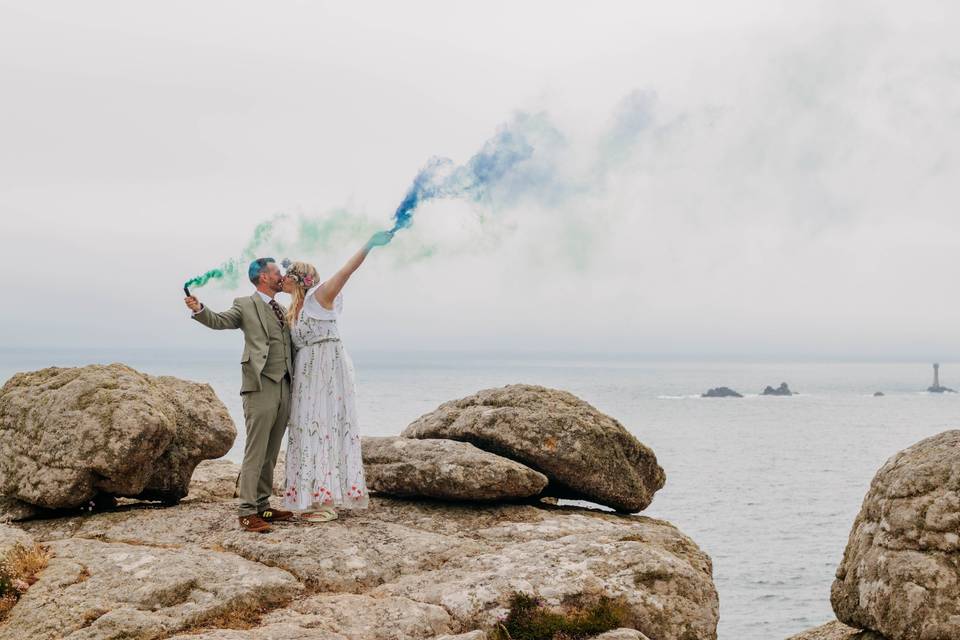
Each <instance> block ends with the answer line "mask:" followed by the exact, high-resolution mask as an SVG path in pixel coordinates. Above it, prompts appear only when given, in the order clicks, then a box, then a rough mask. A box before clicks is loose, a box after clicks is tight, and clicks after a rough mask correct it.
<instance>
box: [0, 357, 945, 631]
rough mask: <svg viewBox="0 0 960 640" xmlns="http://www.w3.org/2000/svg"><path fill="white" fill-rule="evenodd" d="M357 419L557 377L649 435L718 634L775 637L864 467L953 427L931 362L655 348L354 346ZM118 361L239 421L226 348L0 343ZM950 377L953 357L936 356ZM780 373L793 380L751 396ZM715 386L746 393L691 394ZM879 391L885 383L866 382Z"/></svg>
mask: <svg viewBox="0 0 960 640" xmlns="http://www.w3.org/2000/svg"><path fill="white" fill-rule="evenodd" d="M352 355H353V360H354V363H355V366H356V371H357V383H358V388H359V408H358V409H359V414H360V420H361V431H362V433H363V434H365V435H396V434H398V433H399V432H400V431H401V430H402V429H403V428H404V427H406V426H407V425H408V424H409V423H410V422H411V421H412V420H414V419H415V418H417V417H418V416H420V415H422V414H424V413H426V412H428V411H431V410H433V409H434V408H436V407H437V405H439V404H440V403H442V402H444V401H447V400H451V399H454V398H459V397H462V396H465V395H469V394H471V393H473V392H475V391H477V390H479V389H484V388H489V387H496V386H500V385H506V384H512V383H529V384H539V385H545V386H548V387H555V388H559V389H566V390H568V391H570V392H572V393H574V394H576V395H578V396H580V397H581V398H583V399H585V400H587V401H588V402H590V403H591V404H593V405H594V406H595V407H597V408H598V409H600V410H601V411H603V412H605V413H607V414H609V415H612V416H614V417H616V418H617V419H618V420H620V421H621V422H622V423H623V424H624V425H625V426H626V428H627V429H629V430H630V431H631V432H632V433H633V434H634V435H636V437H637V438H639V439H640V440H641V441H642V442H644V443H645V444H646V445H648V446H649V447H651V448H652V449H653V450H654V452H655V453H656V455H657V459H658V460H659V462H660V464H661V466H662V467H663V468H664V470H665V471H666V476H667V482H666V485H665V486H664V488H663V489H661V490H660V491H659V492H658V493H657V494H656V497H655V498H654V500H653V503H652V504H651V506H650V507H649V508H648V509H647V510H646V511H645V512H644V513H645V514H646V515H649V516H653V517H656V518H662V519H665V520H668V521H670V522H672V523H674V524H675V525H676V526H677V527H679V528H680V529H681V530H682V531H683V532H684V533H686V534H687V535H689V536H690V537H691V538H692V539H693V540H694V541H695V542H696V543H697V544H698V545H699V546H700V548H701V549H703V550H704V551H705V552H706V553H708V554H709V555H710V557H711V558H712V559H713V570H714V581H715V583H716V586H717V591H718V593H719V596H720V625H719V638H720V639H721V640H776V639H784V638H787V637H788V636H790V635H792V634H795V633H798V632H800V631H803V630H805V629H808V628H810V627H813V626H817V625H819V624H822V623H824V622H827V621H829V620H832V619H833V617H834V616H833V612H832V610H831V608H830V584H831V582H832V580H833V577H834V572H835V571H836V568H837V565H838V563H839V562H840V559H841V557H842V555H843V550H844V547H845V545H846V542H847V537H848V535H849V533H850V527H851V524H852V523H853V520H854V517H855V516H856V514H857V512H858V511H859V509H860V505H861V502H862V500H863V497H864V495H865V493H866V491H867V489H868V487H869V484H870V480H871V478H872V477H873V475H874V474H875V473H876V471H877V470H878V469H879V468H880V466H881V465H883V463H884V462H885V461H886V460H887V459H888V458H889V457H890V456H892V455H893V454H895V453H896V452H898V451H899V450H901V449H903V448H905V447H907V446H909V445H911V444H913V443H915V442H917V441H919V440H921V439H923V438H926V437H928V436H931V435H934V434H937V433H940V432H942V431H944V430H946V429H953V428H958V427H960V419H958V418H960V395H957V394H943V395H940V394H931V393H927V392H926V391H925V389H926V388H927V386H929V385H930V383H931V381H932V368H931V364H930V363H924V362H915V363H907V362H899V363H881V362H870V363H851V362H832V363H831V362H693V361H676V362H654V361H646V360H643V359H641V358H633V357H629V356H610V355H603V356H600V355H597V356H587V355H559V354H549V355H544V354H539V355H537V354H524V355H517V354H491V353H470V352H459V353H452V352H445V353H434V352H416V351H411V352H406V353H400V352H391V353H382V352H356V353H353V354H352ZM109 362H124V363H126V364H129V365H130V366H132V367H134V368H136V369H139V370H141V371H144V372H147V373H151V374H157V375H160V374H163V375H174V376H178V377H181V378H186V379H190V380H196V381H202V382H207V383H209V384H210V385H211V386H212V387H213V389H214V390H215V391H216V392H217V394H218V395H219V396H220V398H221V399H222V400H223V402H224V403H225V404H226V406H227V407H228V408H229V410H230V412H231V414H232V415H233V418H234V420H235V421H236V423H237V425H238V426H239V427H240V428H239V429H238V431H239V436H238V438H237V441H236V443H235V445H234V447H233V449H232V450H231V451H230V453H229V454H228V457H229V458H231V459H233V460H237V461H239V460H240V458H241V455H242V451H243V428H242V425H243V417H242V408H241V404H240V396H239V393H238V389H239V387H240V367H239V366H238V357H237V352H235V351H214V350H210V351H204V350H196V349H191V350H186V349H184V350H182V351H178V350H175V349H174V350H171V349H167V350H136V349H128V350H114V351H109V350H99V351H82V350H52V351H42V350H30V349H19V350H0V380H4V381H5V380H6V379H7V378H8V377H9V376H11V375H13V374H14V373H15V372H17V371H26V370H33V369H39V368H42V367H46V366H53V365H57V366H76V365H83V364H90V363H109ZM951 376H953V377H954V378H955V383H956V386H958V387H960V364H951V363H944V364H942V366H941V378H942V382H943V384H945V385H947V386H951V385H950V382H951ZM781 382H787V383H788V384H789V386H790V388H791V389H793V390H794V391H796V392H797V393H798V395H794V396H791V397H770V396H762V395H760V391H761V390H762V389H763V388H764V387H765V386H766V385H771V386H777V385H779V384H780V383H781ZM717 386H728V387H731V388H733V389H736V390H738V391H740V392H741V393H743V394H744V395H745V397H744V398H702V397H700V394H701V393H702V392H704V391H706V390H707V389H709V388H711V387H717ZM877 391H881V392H883V393H884V395H883V396H874V392H877Z"/></svg>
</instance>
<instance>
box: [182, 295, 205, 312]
mask: <svg viewBox="0 0 960 640" xmlns="http://www.w3.org/2000/svg"><path fill="white" fill-rule="evenodd" d="M183 302H184V303H185V304H186V305H187V308H188V309H190V311H193V312H194V313H198V312H199V311H200V309H203V305H202V304H200V301H199V300H197V296H187V297H186V298H184V299H183Z"/></svg>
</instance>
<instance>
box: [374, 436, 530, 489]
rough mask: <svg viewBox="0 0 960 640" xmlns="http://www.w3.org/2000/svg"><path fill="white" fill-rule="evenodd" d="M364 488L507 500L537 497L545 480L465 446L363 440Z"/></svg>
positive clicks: (407, 440) (444, 442)
mask: <svg viewBox="0 0 960 640" xmlns="http://www.w3.org/2000/svg"><path fill="white" fill-rule="evenodd" d="M362 442H363V467H364V471H365V472H366V480H367V488H369V489H370V490H371V491H377V492H380V493H386V494H389V495H393V496H402V497H414V496H425V497H428V498H439V499H443V500H481V501H483V500H486V501H490V500H511V499H516V498H527V497H530V496H535V495H537V494H539V493H540V492H541V491H543V489H544V488H545V487H546V486H547V477H546V476H545V475H543V474H542V473H537V472H536V471H534V470H533V469H530V468H529V467H525V466H523V465H522V464H520V463H519V462H514V461H513V460H509V459H507V458H503V457H500V456H498V455H494V454H492V453H487V452H486V451H483V450H482V449H478V448H477V447H475V446H473V445H472V444H470V443H468V442H457V441H456V440H414V439H410V438H392V437H387V438H370V437H365V438H363V441H362Z"/></svg>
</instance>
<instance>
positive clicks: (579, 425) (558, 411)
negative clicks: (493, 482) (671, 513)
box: [402, 384, 666, 512]
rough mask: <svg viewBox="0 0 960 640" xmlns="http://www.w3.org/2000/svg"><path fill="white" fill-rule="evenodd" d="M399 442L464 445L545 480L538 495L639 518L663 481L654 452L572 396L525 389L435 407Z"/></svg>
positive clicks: (482, 394)
mask: <svg viewBox="0 0 960 640" xmlns="http://www.w3.org/2000/svg"><path fill="white" fill-rule="evenodd" d="M402 435H403V436H404V437H409V438H448V439H451V440H462V441H465V442H469V443H471V444H473V445H475V446H477V447H479V448H481V449H484V450H485V451H489V452H491V453H495V454H497V455H500V456H504V457H507V458H510V459H512V460H516V461H517V462H521V463H523V464H524V465H527V466H528V467H530V468H532V469H534V470H536V471H539V472H540V473H542V474H544V475H545V476H547V478H548V479H549V481H550V483H549V484H548V485H547V488H546V489H545V490H544V494H545V495H551V496H556V497H560V498H574V499H583V500H589V501H592V502H596V503H599V504H603V505H607V506H610V507H613V508H614V509H616V510H618V511H623V512H635V511H640V510H642V509H644V508H646V507H647V505H649V504H650V501H651V500H653V494H654V493H656V491H657V490H659V489H660V488H661V487H663V484H664V482H665V480H666V476H665V474H664V472H663V469H662V468H661V467H660V465H659V464H657V457H656V456H655V455H654V453H653V451H652V450H651V449H650V448H649V447H647V446H645V445H644V444H643V443H641V442H640V441H639V440H637V438H635V437H634V436H633V435H631V434H630V432H628V431H627V430H626V429H625V428H624V427H623V425H621V424H620V423H619V422H618V421H617V420H615V419H614V418H611V417H610V416H608V415H606V414H604V413H601V412H600V411H598V410H597V409H595V408H594V407H592V406H591V405H589V404H587V403H586V402H584V401H583V400H581V399H580V398H578V397H576V396H575V395H573V394H572V393H568V392H566V391H559V390H556V389H547V388H545V387H538V386H531V385H523V384H517V385H510V386H506V387H502V388H499V389H485V390H483V391H479V392H477V393H475V394H474V395H472V396H468V397H466V398H461V399H460V400H453V401H451V402H446V403H444V404H442V405H440V407H439V408H437V409H436V410H435V411H433V412H431V413H428V414H426V415H424V416H421V417H420V418H418V419H417V420H415V421H414V422H413V423H412V424H411V425H410V426H409V427H407V428H406V429H405V430H404V431H403V433H402Z"/></svg>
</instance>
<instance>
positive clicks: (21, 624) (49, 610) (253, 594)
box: [0, 538, 303, 640]
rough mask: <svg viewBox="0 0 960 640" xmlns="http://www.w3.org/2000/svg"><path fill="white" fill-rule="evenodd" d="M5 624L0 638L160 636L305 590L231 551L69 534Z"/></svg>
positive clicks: (288, 577) (55, 546)
mask: <svg viewBox="0 0 960 640" xmlns="http://www.w3.org/2000/svg"><path fill="white" fill-rule="evenodd" d="M49 546H50V549H51V551H52V552H53V558H52V559H51V560H50V565H49V566H48V567H47V568H46V569H45V570H44V571H42V572H41V573H40V576H39V580H38V581H37V583H36V584H34V585H33V586H31V587H30V588H29V589H28V590H27V592H26V593H25V594H24V595H23V597H21V598H20V601H19V602H18V603H17V604H16V605H15V606H14V607H13V609H12V610H11V611H10V615H9V617H8V619H7V621H6V623H5V624H4V625H2V626H0V640H59V639H61V638H69V639H71V640H74V639H77V640H79V639H80V638H88V639H94V638H98V639H99V638H154V637H161V636H163V635H166V634H169V633H171V632H176V631H179V630H183V629H187V628H189V627H191V626H194V625H202V624H203V623H204V622H206V621H208V620H211V619H213V618H215V617H216V616H217V615H218V614H222V613H224V612H226V611H229V610H230V609H231V608H234V607H251V606H269V605H279V604H283V603H285V602H287V601H288V600H290V599H291V598H292V597H293V596H294V595H296V594H297V593H299V592H301V591H302V590H303V586H302V585H301V584H300V583H298V582H297V580H296V579H295V578H294V577H293V576H291V575H290V574H289V573H287V572H285V571H282V570H280V569H273V568H270V567H264V566H263V565H259V564H256V563H253V562H248V561H246V560H243V559H242V558H238V557H237V556H235V555H233V554H230V553H220V552H216V551H210V550H203V549H198V548H188V547H181V548H178V549H166V548H160V547H151V546H146V545H142V544H140V545H132V544H124V543H115V542H101V541H98V540H89V539H79V538H71V539H68V540H60V541H54V542H50V543H49Z"/></svg>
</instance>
